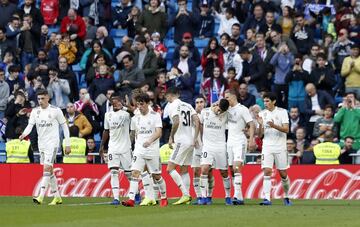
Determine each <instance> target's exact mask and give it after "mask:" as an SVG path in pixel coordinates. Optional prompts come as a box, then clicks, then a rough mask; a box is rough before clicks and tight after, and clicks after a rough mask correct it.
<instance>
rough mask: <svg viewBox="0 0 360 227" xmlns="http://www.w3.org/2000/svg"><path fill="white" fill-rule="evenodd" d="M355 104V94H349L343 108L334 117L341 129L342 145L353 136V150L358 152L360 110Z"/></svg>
mask: <svg viewBox="0 0 360 227" xmlns="http://www.w3.org/2000/svg"><path fill="white" fill-rule="evenodd" d="M355 103H356V96H355V93H353V92H349V93H347V94H346V95H345V97H344V101H343V103H342V107H341V108H340V110H339V111H338V112H337V113H336V114H335V116H334V121H335V122H336V123H338V125H339V127H340V128H339V129H340V144H341V145H343V144H344V141H345V138H346V137H347V136H352V137H353V138H354V144H353V148H354V149H355V150H358V149H360V109H359V108H356V106H355Z"/></svg>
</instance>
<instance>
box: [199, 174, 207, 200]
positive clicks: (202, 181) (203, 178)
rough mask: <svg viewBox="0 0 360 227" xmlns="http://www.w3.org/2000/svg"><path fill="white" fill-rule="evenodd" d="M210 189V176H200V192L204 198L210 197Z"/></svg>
mask: <svg viewBox="0 0 360 227" xmlns="http://www.w3.org/2000/svg"><path fill="white" fill-rule="evenodd" d="M208 187H209V179H208V175H201V176H200V191H201V197H202V198H206V197H208V193H207V190H208Z"/></svg>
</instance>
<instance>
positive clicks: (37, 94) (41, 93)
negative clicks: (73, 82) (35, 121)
mask: <svg viewBox="0 0 360 227" xmlns="http://www.w3.org/2000/svg"><path fill="white" fill-rule="evenodd" d="M39 95H49V93H48V91H47V90H46V89H39V90H37V91H36V96H39Z"/></svg>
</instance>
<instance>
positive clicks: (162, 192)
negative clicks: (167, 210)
mask: <svg viewBox="0 0 360 227" xmlns="http://www.w3.org/2000/svg"><path fill="white" fill-rule="evenodd" d="M156 184H157V185H158V187H159V191H160V196H161V199H166V197H167V195H166V184H165V181H164V178H162V177H161V178H160V179H159V180H158V181H156Z"/></svg>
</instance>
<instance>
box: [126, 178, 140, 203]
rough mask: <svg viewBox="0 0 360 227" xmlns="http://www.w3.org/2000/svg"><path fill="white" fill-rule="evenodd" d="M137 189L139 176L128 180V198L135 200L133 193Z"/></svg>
mask: <svg viewBox="0 0 360 227" xmlns="http://www.w3.org/2000/svg"><path fill="white" fill-rule="evenodd" d="M138 189H139V178H132V179H131V180H130V189H129V194H128V196H129V199H131V200H135V194H136V193H137V192H138Z"/></svg>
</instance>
